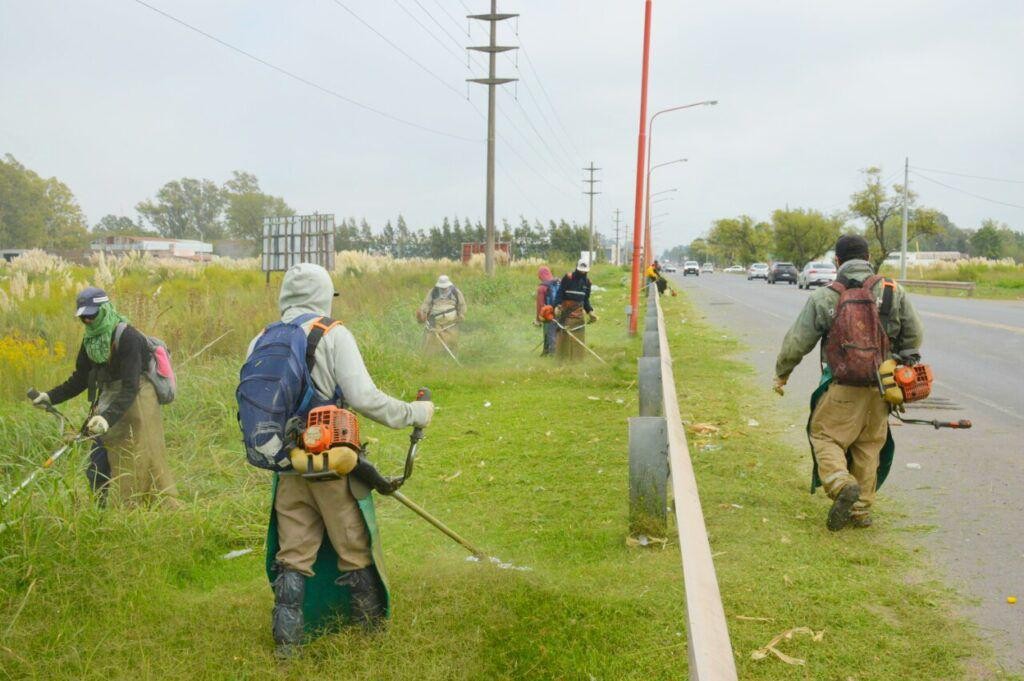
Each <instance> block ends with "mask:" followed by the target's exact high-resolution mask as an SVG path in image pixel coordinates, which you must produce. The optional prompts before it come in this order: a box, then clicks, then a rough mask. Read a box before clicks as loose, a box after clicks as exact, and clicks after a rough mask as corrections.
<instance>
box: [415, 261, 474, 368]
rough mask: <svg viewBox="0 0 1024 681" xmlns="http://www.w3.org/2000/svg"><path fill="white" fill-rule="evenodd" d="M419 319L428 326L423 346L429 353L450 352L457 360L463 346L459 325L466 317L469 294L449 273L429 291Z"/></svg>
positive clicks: (417, 316)
mask: <svg viewBox="0 0 1024 681" xmlns="http://www.w3.org/2000/svg"><path fill="white" fill-rule="evenodd" d="M416 319H418V320H419V321H420V322H421V323H423V324H425V325H426V328H425V329H424V332H423V334H424V335H423V349H424V352H426V354H428V355H436V354H439V353H441V354H444V353H446V352H447V353H448V354H450V355H451V356H452V358H453V359H455V353H456V352H458V348H459V324H461V323H462V322H463V321H465V319H466V297H465V296H464V295H462V291H460V290H459V289H458V287H456V286H455V284H453V283H452V280H451V279H449V278H448V276H447V275H444V274H442V275H441V276H440V277H438V278H437V283H436V284H434V287H433V288H431V289H430V291H429V292H427V297H426V298H425V299H424V300H423V304H422V305H420V307H419V309H418V310H417V311H416Z"/></svg>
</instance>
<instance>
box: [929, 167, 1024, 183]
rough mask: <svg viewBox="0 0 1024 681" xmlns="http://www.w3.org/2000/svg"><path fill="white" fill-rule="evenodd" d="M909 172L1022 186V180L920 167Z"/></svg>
mask: <svg viewBox="0 0 1024 681" xmlns="http://www.w3.org/2000/svg"><path fill="white" fill-rule="evenodd" d="M910 168H911V170H926V171H928V172H929V173H939V174H940V175H956V176H957V177H970V178H972V179H975V180H988V181H990V182H1009V183H1010V184H1024V180H1007V179H1005V178H1002V177H987V176H985V175H968V174H967V173H954V172H953V171H952V170H936V169H935V168H921V167H920V166H910Z"/></svg>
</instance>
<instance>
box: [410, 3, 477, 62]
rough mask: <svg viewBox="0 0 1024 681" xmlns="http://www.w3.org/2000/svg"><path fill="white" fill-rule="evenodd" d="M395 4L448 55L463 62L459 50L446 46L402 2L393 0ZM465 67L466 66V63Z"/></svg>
mask: <svg viewBox="0 0 1024 681" xmlns="http://www.w3.org/2000/svg"><path fill="white" fill-rule="evenodd" d="M395 4H396V5H398V8H399V9H401V10H402V11H403V12H405V13H406V14H407V15H408V16H409V18H410V19H412V20H413V21H415V22H416V24H417V25H418V26H419V27H420V28H422V29H423V32H424V33H426V34H427V35H429V36H430V37H431V38H433V39H434V41H435V42H436V43H437V44H438V45H440V46H441V47H442V48H444V51H445V52H447V53H448V54H450V55H453V56H454V57H455V58H456V59H458V60H459V63H460V64H461V63H463V62H462V58H463V56H464V55H463V54H461V53H459V52H456V51H455V50H453V49H452V48H451V47H449V46H448V45H447V44H446V43H445V42H444V41H443V40H441V39H440V38H438V37H437V36H436V35H434V33H433V31H431V30H430V29H429V28H427V27H426V26H424V25H423V22H422V21H420V20H419V19H418V18H417V17H416V15H415V14H413V13H412V12H410V11H409V8H408V7H406V6H405V5H403V4H402V3H400V2H399V1H398V0H395ZM467 67H468V64H467Z"/></svg>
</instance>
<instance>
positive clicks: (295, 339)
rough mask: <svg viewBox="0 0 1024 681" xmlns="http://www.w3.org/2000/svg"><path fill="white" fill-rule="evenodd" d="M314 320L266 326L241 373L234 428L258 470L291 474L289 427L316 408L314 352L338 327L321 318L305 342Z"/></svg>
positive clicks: (305, 317)
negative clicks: (324, 337)
mask: <svg viewBox="0 0 1024 681" xmlns="http://www.w3.org/2000/svg"><path fill="white" fill-rule="evenodd" d="M316 317H317V315H313V314H306V315H301V316H299V317H296V318H295V319H293V320H292V321H290V322H276V323H274V324H271V325H270V326H268V327H267V328H266V329H265V330H264V331H263V335H261V336H260V337H259V339H258V340H257V341H256V345H255V346H254V347H253V349H252V354H250V355H249V358H248V359H247V360H246V361H245V364H243V365H242V370H241V371H240V372H239V377H238V378H239V380H238V388H237V390H235V399H236V401H237V402H238V425H239V427H240V428H241V429H242V439H243V441H244V442H245V455H246V458H248V460H249V463H250V464H252V465H253V466H256V467H257V468H264V469H267V470H272V471H285V470H288V469H290V468H291V461H290V460H289V458H288V453H289V451H290V449H291V448H292V447H293V446H294V443H293V442H290V441H289V439H290V438H289V434H288V432H287V431H288V425H289V424H288V422H289V421H291V420H292V419H293V418H296V417H297V418H298V419H299V420H300V422H302V423H304V422H305V419H306V415H307V413H308V412H309V410H310V409H311V408H312V407H315V406H318V405H317V404H314V402H317V401H318V400H316V399H315V392H314V387H313V379H312V377H311V376H310V372H311V371H312V370H313V364H314V363H315V361H316V360H315V353H316V347H317V344H319V342H320V339H321V338H323V336H324V334H325V333H327V331H329V330H330V329H331V328H333V327H334V326H336V325H338V324H340V322H336V321H334V320H332V319H328V318H327V317H320V318H319V319H317V321H316V323H314V325H313V328H312V329H311V330H310V332H309V336H308V338H307V336H306V332H305V331H304V330H303V328H302V325H303V324H305V323H306V322H308V321H309V320H311V319H314V318H316Z"/></svg>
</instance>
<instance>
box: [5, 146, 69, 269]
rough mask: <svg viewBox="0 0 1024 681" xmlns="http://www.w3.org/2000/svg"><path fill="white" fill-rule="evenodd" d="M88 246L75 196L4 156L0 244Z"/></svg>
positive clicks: (19, 245)
mask: <svg viewBox="0 0 1024 681" xmlns="http://www.w3.org/2000/svg"><path fill="white" fill-rule="evenodd" d="M87 243H88V231H87V228H86V222H85V216H83V215H82V209H81V208H79V206H78V202H77V201H76V200H75V196H74V194H73V193H72V192H71V190H70V189H69V188H68V187H67V185H65V184H64V183H63V182H61V181H60V180H58V179H57V178H55V177H51V178H48V179H44V178H42V177H40V176H39V175H38V174H36V173H35V172H34V171H32V170H29V169H28V168H26V167H25V166H23V165H22V164H21V163H19V162H18V161H17V159H15V158H14V157H13V156H11V155H10V154H7V155H5V156H4V158H3V159H2V160H0V245H3V246H9V247H12V248H43V247H45V248H55V249H77V248H82V247H84V246H85V245H86V244H87Z"/></svg>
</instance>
